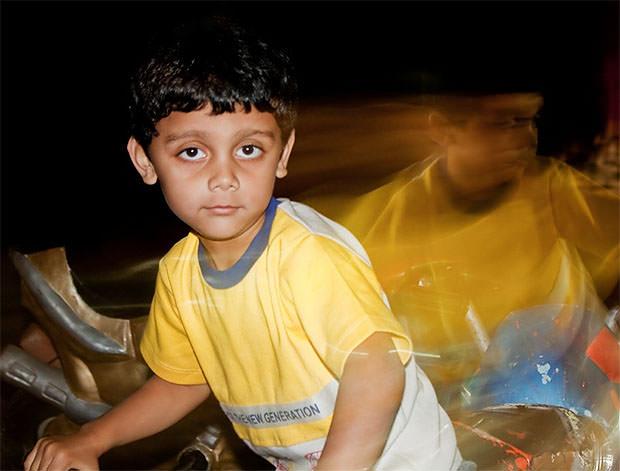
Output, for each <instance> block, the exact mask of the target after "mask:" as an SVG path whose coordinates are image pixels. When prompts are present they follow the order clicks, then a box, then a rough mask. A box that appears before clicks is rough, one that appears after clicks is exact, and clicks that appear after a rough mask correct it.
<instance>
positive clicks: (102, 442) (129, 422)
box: [24, 376, 210, 471]
mask: <svg viewBox="0 0 620 471" xmlns="http://www.w3.org/2000/svg"><path fill="white" fill-rule="evenodd" d="M209 393H210V389H209V386H208V385H207V384H199V385H183V384H174V383H170V382H168V381H165V380H164V379H161V378H159V377H158V376H153V377H152V378H151V379H149V381H147V382H146V383H145V384H144V386H142V387H141V388H140V389H139V390H138V391H136V392H135V393H134V394H132V395H131V396H129V397H128V398H127V399H126V400H125V401H123V402H122V403H121V404H119V405H118V406H116V407H114V408H113V409H112V410H110V411H109V412H108V413H106V414H105V415H103V416H102V417H100V418H99V419H97V420H94V421H93V422H89V423H87V424H85V425H84V426H83V427H82V428H81V429H80V431H79V432H77V433H76V434H74V435H70V436H67V437H46V438H42V439H41V440H39V441H38V442H37V444H36V445H35V447H34V449H33V450H32V451H31V452H30V454H29V455H28V457H27V458H26V461H25V463H24V469H25V470H26V471H61V470H69V469H72V468H75V469H79V470H80V471H90V470H93V469H98V463H97V458H98V457H99V456H101V455H102V454H103V453H105V452H106V451H108V450H109V449H111V448H114V447H116V446H119V445H123V444H125V443H129V442H132V441H135V440H139V439H140V438H144V437H147V436H149V435H153V434H155V433H157V432H159V431H161V430H164V429H165V428H167V427H169V426H171V425H173V424H174V423H176V422H177V421H178V420H180V419H181V418H182V417H184V416H185V415H187V414H188V413H189V412H190V411H191V410H193V409H194V408H195V407H197V406H198V405H199V404H200V403H201V402H202V401H204V400H205V399H206V398H207V397H208V396H209Z"/></svg>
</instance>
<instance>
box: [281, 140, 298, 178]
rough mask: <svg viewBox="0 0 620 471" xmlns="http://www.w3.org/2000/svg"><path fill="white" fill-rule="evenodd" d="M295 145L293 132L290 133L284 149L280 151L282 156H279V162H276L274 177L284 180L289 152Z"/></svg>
mask: <svg viewBox="0 0 620 471" xmlns="http://www.w3.org/2000/svg"><path fill="white" fill-rule="evenodd" d="M294 145H295V130H294V129H293V130H292V131H291V134H290V136H289V137H288V140H287V141H286V144H285V145H284V148H283V149H282V155H281V156H280V160H279V161H278V166H277V167H276V177H278V178H284V177H286V174H287V173H288V170H287V169H286V167H287V166H288V158H289V157H290V155H291V151H292V150H293V146H294Z"/></svg>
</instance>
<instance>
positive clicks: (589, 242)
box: [550, 163, 620, 299]
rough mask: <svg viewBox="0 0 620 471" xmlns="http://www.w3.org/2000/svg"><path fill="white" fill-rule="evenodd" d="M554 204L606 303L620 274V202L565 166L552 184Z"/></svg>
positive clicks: (563, 228) (568, 237) (563, 233)
mask: <svg viewBox="0 0 620 471" xmlns="http://www.w3.org/2000/svg"><path fill="white" fill-rule="evenodd" d="M550 191H551V200H552V203H553V212H554V218H555V221H556V224H557V226H558V230H559V232H560V235H561V236H562V237H563V238H565V239H566V240H568V241H569V242H571V243H572V244H574V245H575V247H576V248H577V250H578V251H579V254H580V256H581V259H582V261H583V263H584V265H585V266H586V268H587V269H588V272H589V273H590V274H591V275H592V279H593V281H594V283H595V286H596V289H597V291H598V293H599V296H600V297H601V298H602V299H605V298H606V297H607V296H608V295H609V294H610V292H611V291H612V290H613V288H614V286H615V285H616V283H618V276H619V271H620V249H619V244H620V228H619V223H620V199H619V197H618V195H617V194H615V193H613V192H612V191H610V190H608V189H606V188H604V187H602V186H600V185H598V184H596V183H595V182H594V181H592V180H590V179H589V178H588V177H586V176H585V175H583V174H581V173H579V172H577V171H576V170H573V169H572V168H570V167H568V166H567V165H565V164H562V163H561V164H559V165H558V167H557V171H556V172H555V173H554V175H553V178H552V180H551V189H550Z"/></svg>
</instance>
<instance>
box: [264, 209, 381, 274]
mask: <svg viewBox="0 0 620 471" xmlns="http://www.w3.org/2000/svg"><path fill="white" fill-rule="evenodd" d="M278 203H279V204H278V211H279V212H280V214H281V217H280V218H279V219H278V222H277V223H276V225H275V226H274V234H273V239H274V240H275V239H277V238H285V239H286V241H287V243H288V244H290V245H291V249H292V250H293V251H296V250H298V249H299V248H300V247H301V246H306V247H309V246H313V247H317V248H318V247H321V248H322V249H325V248H327V247H332V248H335V249H344V250H345V251H347V252H350V253H352V254H354V255H356V256H357V257H359V258H360V259H361V260H362V261H363V262H364V263H366V264H367V265H370V260H369V258H368V255H367V254H366V251H365V250H364V248H363V247H362V245H361V244H360V242H359V241H358V240H357V238H356V237H355V236H354V235H353V234H352V233H351V232H349V230H348V229H346V228H345V227H344V226H342V225H340V224H338V223H337V222H335V221H333V220H331V219H329V218H328V217H326V216H324V215H323V214H321V213H320V212H318V211H317V210H315V209H314V208H312V207H310V206H308V205H306V204H303V203H299V202H296V201H291V200H289V199H286V198H279V199H278Z"/></svg>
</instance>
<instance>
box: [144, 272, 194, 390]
mask: <svg viewBox="0 0 620 471" xmlns="http://www.w3.org/2000/svg"><path fill="white" fill-rule="evenodd" d="M167 275H168V274H167V272H166V269H165V265H164V264H163V263H160V267H159V272H158V274H157V281H156V285H155V295H154V297H153V302H152V303H151V311H150V313H149V317H148V320H147V323H146V328H145V331H144V335H143V337H142V341H141V343H140V350H141V352H142V356H143V357H144V360H145V361H146V363H147V365H148V366H149V368H151V370H153V372H154V373H155V374H156V375H157V376H159V377H160V378H163V379H165V380H166V381H170V382H172V383H177V384H203V383H205V382H206V380H205V377H204V374H203V373H202V370H201V368H200V365H199V364H198V360H197V359H196V356H195V354H194V350H193V349H192V346H191V344H190V342H189V339H188V337H187V334H186V332H185V328H184V326H183V322H182V320H181V316H180V314H179V311H178V309H177V306H176V303H175V300H174V294H173V292H172V290H171V288H170V282H169V280H168V276H167Z"/></svg>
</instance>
